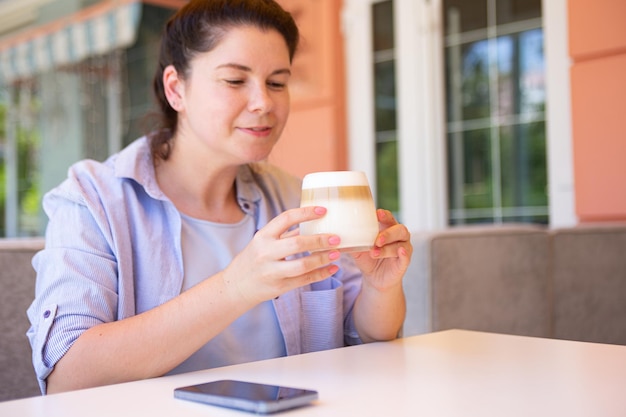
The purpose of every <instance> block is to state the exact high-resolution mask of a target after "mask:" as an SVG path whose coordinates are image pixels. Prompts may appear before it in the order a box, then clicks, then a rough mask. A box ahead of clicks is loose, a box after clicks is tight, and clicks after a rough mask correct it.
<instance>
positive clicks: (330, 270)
mask: <svg viewBox="0 0 626 417" xmlns="http://www.w3.org/2000/svg"><path fill="white" fill-rule="evenodd" d="M337 271H339V267H338V266H337V265H331V266H329V267H328V272H330V273H331V274H334V273H335V272H337Z"/></svg>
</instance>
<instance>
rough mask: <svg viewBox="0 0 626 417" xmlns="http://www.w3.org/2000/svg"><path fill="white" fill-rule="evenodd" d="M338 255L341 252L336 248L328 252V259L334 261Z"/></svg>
mask: <svg viewBox="0 0 626 417" xmlns="http://www.w3.org/2000/svg"><path fill="white" fill-rule="evenodd" d="M340 256H341V252H339V251H338V250H336V251H332V252H331V253H329V254H328V259H330V260H331V261H334V260H335V259H339V257H340Z"/></svg>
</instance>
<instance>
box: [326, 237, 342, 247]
mask: <svg viewBox="0 0 626 417" xmlns="http://www.w3.org/2000/svg"><path fill="white" fill-rule="evenodd" d="M339 242H341V239H339V236H331V237H329V238H328V243H330V244H331V245H338V244H339Z"/></svg>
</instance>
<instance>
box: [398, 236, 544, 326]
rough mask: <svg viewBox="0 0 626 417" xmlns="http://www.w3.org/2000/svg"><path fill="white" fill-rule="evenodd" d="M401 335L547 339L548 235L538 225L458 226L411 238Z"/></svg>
mask: <svg viewBox="0 0 626 417" xmlns="http://www.w3.org/2000/svg"><path fill="white" fill-rule="evenodd" d="M412 242H413V246H414V253H413V259H412V262H411V266H410V268H409V271H408V273H407V275H406V277H405V280H404V286H405V292H406V296H407V318H406V320H405V326H404V329H403V334H405V335H411V334H419V333H425V332H430V331H438V330H446V329H451V328H457V329H467V330H479V331H489V332H496V333H508V334H518V335H526V336H540V337H547V336H549V335H550V333H551V328H550V327H551V299H550V293H551V291H550V289H551V288H550V287H551V281H550V263H551V260H550V247H549V234H548V233H547V231H546V229H545V228H543V227H539V226H527V225H507V226H493V225H485V226H472V227H455V228H450V229H445V230H442V231H437V232H429V233H423V234H419V233H417V234H414V235H413V237H412Z"/></svg>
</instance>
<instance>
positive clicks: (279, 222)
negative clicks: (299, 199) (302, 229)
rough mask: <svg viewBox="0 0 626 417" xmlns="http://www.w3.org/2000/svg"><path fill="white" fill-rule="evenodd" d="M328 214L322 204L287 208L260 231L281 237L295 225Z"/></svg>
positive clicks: (262, 233) (263, 233)
mask: <svg viewBox="0 0 626 417" xmlns="http://www.w3.org/2000/svg"><path fill="white" fill-rule="evenodd" d="M325 214H326V208H325V207H320V206H309V207H300V208H294V209H290V210H286V211H284V212H282V213H281V214H279V215H278V216H276V217H274V218H273V219H272V220H270V221H269V222H268V223H267V224H266V225H265V226H264V227H263V228H261V230H259V232H257V233H261V235H265V234H267V235H269V236H271V237H274V238H280V237H281V236H282V235H283V234H284V233H286V232H287V231H288V230H289V229H291V228H293V227H294V226H297V225H299V224H300V223H302V222H306V221H309V220H316V219H319V218H321V217H323V216H324V215H325Z"/></svg>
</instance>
